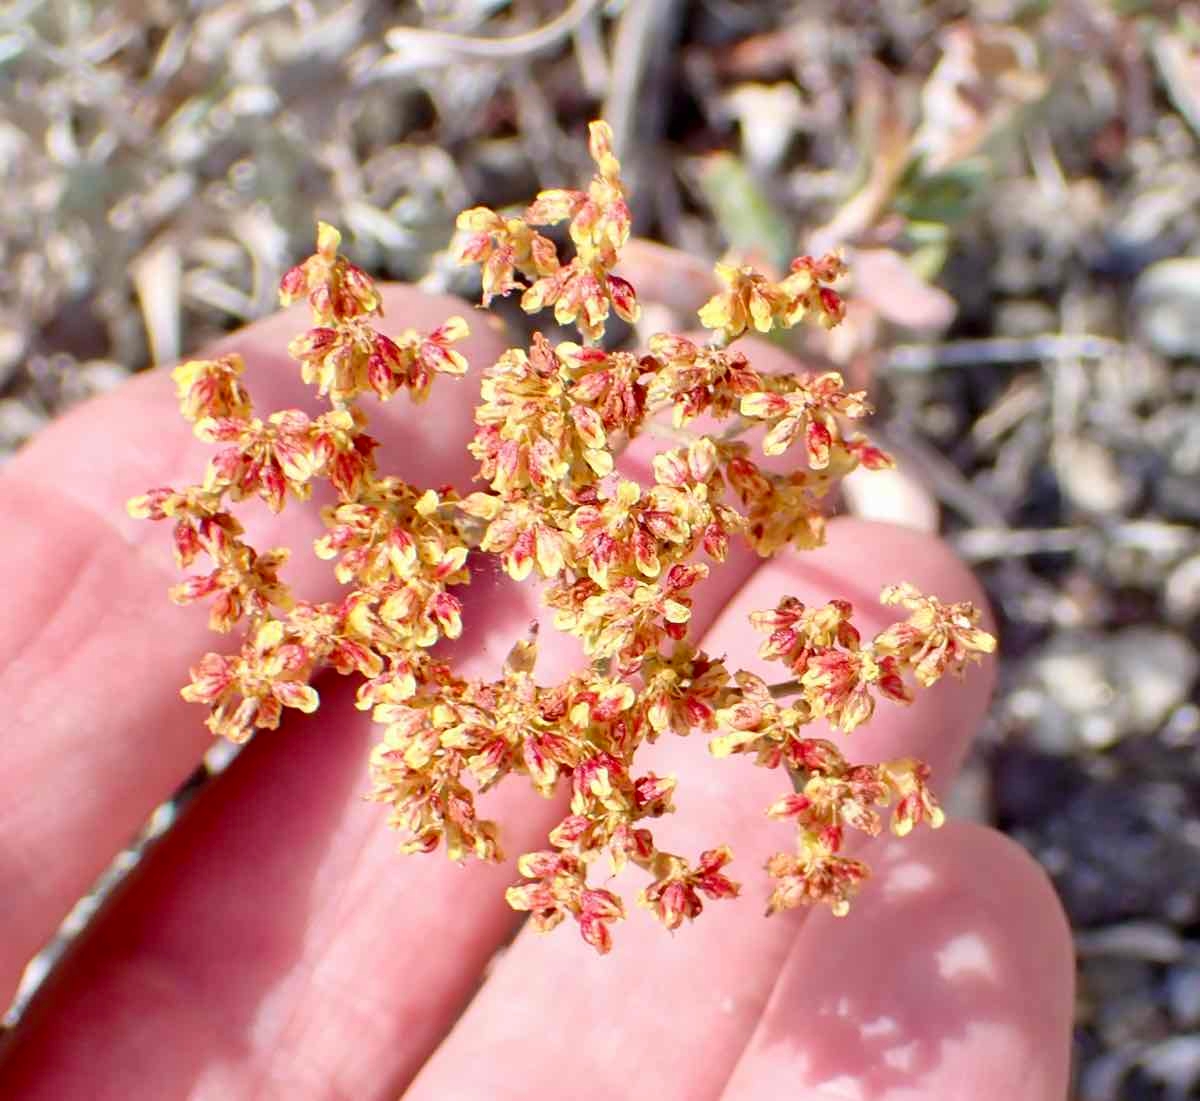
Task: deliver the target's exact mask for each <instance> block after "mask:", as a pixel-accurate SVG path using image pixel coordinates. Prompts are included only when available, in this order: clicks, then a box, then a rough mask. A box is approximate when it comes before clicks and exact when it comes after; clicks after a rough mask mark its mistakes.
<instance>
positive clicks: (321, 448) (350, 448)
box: [309, 409, 379, 501]
mask: <svg viewBox="0 0 1200 1101" xmlns="http://www.w3.org/2000/svg"><path fill="white" fill-rule="evenodd" d="M365 427H366V417H365V416H364V415H363V413H362V412H361V411H359V410H355V411H353V412H351V411H350V410H348V409H334V410H332V411H331V412H328V413H322V414H321V415H320V416H319V417H317V419H316V420H314V421H313V422H312V425H311V427H310V429H309V433H310V438H311V441H312V450H311V455H312V460H313V463H314V464H315V470H314V474H316V475H318V476H321V475H323V476H325V477H326V478H328V479H329V484H330V485H332V486H333V488H334V489H335V490H337V492H338V495H339V496H340V497H341V498H342V500H343V501H352V500H355V499H356V498H357V497H358V495H359V493H360V491H361V490H362V488H363V486H364V485H365V483H366V481H367V479H368V477H369V476H370V475H371V474H372V473H373V472H374V470H375V459H374V452H375V449H376V448H377V447H378V446H379V441H378V440H376V439H374V438H373V437H372V436H368V435H367V434H366V432H365V431H364V429H365Z"/></svg>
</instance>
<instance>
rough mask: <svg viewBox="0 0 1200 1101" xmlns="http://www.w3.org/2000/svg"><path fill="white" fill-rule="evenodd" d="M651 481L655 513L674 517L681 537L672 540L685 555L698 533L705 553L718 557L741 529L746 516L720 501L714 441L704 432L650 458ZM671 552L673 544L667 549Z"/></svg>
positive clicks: (721, 483)
mask: <svg viewBox="0 0 1200 1101" xmlns="http://www.w3.org/2000/svg"><path fill="white" fill-rule="evenodd" d="M652 466H653V469H654V480H655V483H656V484H655V485H654V486H652V487H651V489H650V492H649V495H648V496H649V500H650V502H651V503H652V505H653V507H654V509H655V511H656V514H659V515H663V516H671V517H673V518H674V520H675V522H676V524H677V525H678V526H679V528H680V530H681V531H682V532H684V533H685V535H684V538H678V539H672V542H673V543H675V544H677V545H678V547H679V552H680V556H681V557H686V554H687V553H689V552H690V551H691V550H692V548H693V546H694V544H695V542H696V539H697V537H698V539H699V543H700V546H701V547H703V549H704V552H705V554H707V555H709V556H710V557H711V558H714V559H716V561H718V562H724V561H725V556H726V554H727V553H728V550H729V538H730V536H731V535H733V534H737V533H741V532H744V531H745V529H746V521H745V519H744V518H743V517H742V515H741V514H740V513H739V512H737V511H736V510H735V509H733V508H730V507H729V506H728V505H726V504H724V503H723V502H722V501H721V497H722V496H723V495H724V492H725V482H724V480H723V479H722V477H721V472H720V467H719V465H718V452H717V448H716V445H715V444H714V443H713V441H712V440H711V439H709V438H708V437H701V438H700V439H698V440H693V441H692V442H691V443H690V444H688V446H687V447H686V448H674V449H672V450H670V451H662V452H659V454H658V455H656V456H655V457H654V460H653V463H652ZM668 552H669V555H670V556H671V557H674V552H675V548H674V547H672V548H668Z"/></svg>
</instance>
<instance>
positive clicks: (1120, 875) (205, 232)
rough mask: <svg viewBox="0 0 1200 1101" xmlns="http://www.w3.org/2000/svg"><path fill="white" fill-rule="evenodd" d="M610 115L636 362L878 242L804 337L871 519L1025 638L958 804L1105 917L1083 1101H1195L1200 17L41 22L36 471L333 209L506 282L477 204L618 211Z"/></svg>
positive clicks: (265, 0) (582, 2) (361, 7)
mask: <svg viewBox="0 0 1200 1101" xmlns="http://www.w3.org/2000/svg"><path fill="white" fill-rule="evenodd" d="M599 115H603V116H604V117H606V118H607V119H608V120H609V121H610V122H611V123H612V125H613V127H614V129H615V131H616V133H617V138H618V142H619V144H620V152H621V155H622V158H623V160H624V162H625V166H626V169H627V178H628V179H629V181H630V183H631V185H632V188H633V203H634V209H635V215H636V218H637V223H636V229H637V233H638V234H639V239H638V240H636V241H635V242H633V244H632V245H631V247H630V250H629V253H628V258H627V263H626V274H627V275H628V276H629V277H630V278H631V279H633V281H634V282H635V283H636V284H637V286H638V288H639V291H640V292H641V294H642V296H643V298H644V299H645V300H647V302H648V307H647V309H646V317H645V320H644V322H643V327H644V328H645V330H646V331H645V332H642V333H636V334H627V335H632V336H633V337H638V336H641V337H644V336H645V335H646V334H647V333H648V332H650V331H654V330H657V329H661V328H665V327H671V328H674V327H680V326H682V327H686V326H687V325H688V324H689V320H688V319H689V315H690V314H691V313H692V311H694V310H695V308H696V307H697V306H698V305H699V304H700V302H702V301H703V300H704V298H706V297H707V295H708V293H709V291H710V286H709V274H708V273H709V270H710V266H711V263H712V261H713V260H715V259H717V258H718V257H720V256H721V255H723V254H724V253H725V252H726V251H727V250H735V251H736V252H737V253H738V254H739V255H741V256H743V257H746V258H747V259H750V260H752V261H753V262H755V263H757V264H759V265H760V266H762V267H763V268H768V269H769V268H771V267H776V268H782V267H784V266H785V265H786V262H787V260H788V258H789V257H791V256H792V255H794V254H795V253H796V252H803V251H813V252H816V251H824V250H826V249H828V248H833V247H840V248H842V249H844V251H845V254H846V258H847V260H848V262H849V264H850V268H851V272H852V275H851V278H850V280H849V281H848V282H847V285H846V286H847V292H848V295H849V298H850V311H849V316H848V319H847V322H846V324H845V325H844V326H842V327H841V328H840V329H838V330H837V331H836V332H835V333H833V334H830V335H829V336H828V337H826V336H825V335H824V334H810V333H803V334H798V335H795V336H792V337H789V339H791V340H794V341H795V342H796V343H794V344H793V348H794V350H795V351H796V352H797V354H798V355H800V356H801V358H802V359H804V361H805V362H807V363H810V364H811V365H813V366H814V367H816V366H826V365H829V364H836V365H837V366H838V368H839V369H841V370H843V371H845V372H846V374H847V375H848V376H849V377H850V379H851V380H852V381H853V382H855V383H856V384H857V385H862V386H867V387H869V388H870V390H871V393H872V396H873V399H874V401H875V402H876V404H877V406H878V408H879V416H878V417H877V418H876V421H875V424H874V426H873V433H874V434H875V435H876V436H877V437H878V438H879V440H880V441H881V442H882V443H884V444H885V445H886V446H887V447H889V448H890V449H892V450H893V451H894V452H895V453H896V454H897V456H898V457H899V460H900V466H899V470H898V471H897V472H896V473H895V475H894V476H893V475H888V476H879V477H878V478H876V477H874V476H873V477H872V478H870V479H868V480H864V481H861V482H855V483H854V484H852V485H851V487H850V488H849V490H848V492H847V498H846V506H847V507H848V508H849V509H851V510H853V511H855V512H858V513H861V514H865V515H872V516H880V517H885V518H892V519H899V520H901V521H902V522H906V523H910V524H914V525H917V526H920V527H923V528H926V529H929V530H937V529H940V530H942V531H943V532H944V533H945V534H946V536H947V537H948V538H949V539H950V540H952V541H953V542H954V544H955V545H956V546H957V548H958V549H959V551H960V553H961V554H962V555H964V556H965V557H966V558H967V559H968V560H969V561H970V562H972V563H973V564H974V566H975V567H976V568H977V570H978V571H979V573H980V575H981V576H982V578H983V579H984V581H985V583H986V585H987V587H988V590H989V592H990V594H991V598H992V600H993V602H994V605H995V607H996V610H997V614H998V616H999V618H1000V621H1001V629H1002V630H1001V636H1002V646H1003V654H1002V659H1001V689H1000V695H999V697H998V700H997V702H996V705H995V707H994V709H993V713H992V717H991V720H990V722H989V725H988V727H987V729H986V730H985V731H984V734H983V736H982V738H981V739H980V740H979V743H978V745H977V748H976V752H975V755H974V757H973V758H972V760H971V762H970V764H969V766H968V769H967V772H966V774H965V776H964V778H963V781H962V782H961V783H960V784H959V785H958V787H957V789H956V790H955V791H954V793H953V794H952V797H951V809H952V811H953V812H954V813H957V814H960V815H968V816H972V817H975V818H978V819H980V820H986V821H990V822H993V823H996V824H997V825H999V826H1000V827H1001V828H1002V829H1004V830H1005V831H1006V832H1008V833H1010V834H1011V835H1012V836H1013V837H1015V838H1017V839H1018V840H1019V841H1020V842H1021V843H1022V844H1024V845H1025V846H1026V847H1027V848H1028V849H1029V850H1030V851H1031V852H1032V853H1033V854H1034V855H1035V856H1036V857H1037V858H1038V859H1039V860H1040V861H1041V862H1042V864H1043V865H1044V866H1045V867H1046V869H1047V871H1048V872H1049V873H1050V874H1051V876H1052V877H1053V878H1054V881H1055V883H1056V885H1057V887H1058V889H1059V892H1060V894H1061V897H1062V899H1063V901H1064V904H1065V905H1066V907H1067V909H1068V911H1069V913H1070V916H1071V920H1072V923H1073V925H1074V927H1075V930H1076V945H1077V949H1078V954H1079V968H1080V987H1079V1003H1078V1028H1077V1040H1076V1064H1077V1072H1078V1073H1077V1083H1078V1084H1077V1096H1078V1097H1079V1098H1080V1099H1082V1101H1109V1099H1129V1101H1141V1099H1164V1101H1175V1099H1184V1098H1195V1097H1200V754H1198V750H1197V746H1198V744H1200V706H1198V704H1200V701H1198V699H1197V695H1196V680H1197V672H1198V668H1200V655H1198V652H1197V643H1200V535H1198V529H1197V520H1198V519H1200V159H1198V158H1197V143H1198V141H1200V4H1197V3H1185V2H1184V3H1180V2H1174V0H1163V2H1159V3H1155V2H1153V0H958V2H954V0H929V2H922V0H624V2H620V0H614V2H603V0H575V2H571V3H567V2H565V0H425V2H410V3H402V2H397V3H385V2H382V0H307V2H306V0H299V2H290V0H289V2H285V0H224V2H218V0H213V2H200V0H194V2H188V0H109V2H101V0H16V2H13V3H8V4H7V5H6V7H5V9H4V10H3V11H0V179H2V181H3V188H4V196H3V202H0V455H7V454H11V452H12V451H13V450H14V449H15V448H17V447H19V446H20V445H21V443H22V441H23V440H24V439H26V438H27V437H28V436H29V435H30V434H32V433H33V432H35V431H36V430H37V429H38V428H39V427H40V426H41V425H42V424H44V423H45V422H46V421H47V420H48V419H50V418H52V417H54V416H57V415H58V414H60V413H62V412H63V411H64V410H65V409H67V408H68V407H70V406H71V405H72V404H73V403H75V402H78V401H80V400H83V399H84V398H86V397H88V396H89V395H92V394H95V393H98V392H101V391H103V390H106V389H108V388H110V387H112V386H115V385H117V384H119V383H120V382H121V380H122V379H124V378H125V377H126V376H127V375H128V374H129V373H131V372H133V371H137V370H140V369H143V368H145V367H147V366H148V365H151V364H152V363H155V362H162V363H166V362H170V361H172V360H174V359H176V358H177V357H178V356H180V355H183V354H187V353H189V352H193V351H195V350H197V349H198V348H199V347H200V346H201V345H202V344H203V342H204V341H206V340H208V339H209V338H211V337H212V336H214V335H216V334H218V333H220V332H222V331H225V330H228V329H230V328H233V327H236V326H238V325H241V324H242V323H244V322H246V321H248V320H250V319H252V318H254V317H258V316H261V315H263V314H264V313H268V312H270V311H271V310H273V309H274V308H275V285H276V282H277V280H278V278H279V276H280V275H281V274H282V272H283V271H284V270H285V269H286V268H287V267H288V266H290V264H292V263H293V262H295V261H296V260H297V259H299V258H301V257H303V256H304V255H307V253H308V252H309V251H311V245H312V238H313V227H314V223H315V220H316V219H317V218H323V219H325V220H327V221H330V222H333V223H335V224H337V225H338V226H339V227H341V229H342V230H343V231H344V233H345V244H344V248H345V251H346V252H347V253H348V254H349V255H350V256H351V257H352V258H353V259H354V260H355V261H357V262H358V263H360V264H362V265H363V266H365V267H366V268H368V269H369V270H371V271H372V272H373V273H375V274H378V275H380V276H387V277H391V278H397V279H407V280H416V281H424V282H425V283H426V284H427V285H429V286H433V287H441V288H448V289H453V290H458V291H461V292H463V293H466V294H471V293H473V290H474V288H473V287H472V284H471V280H472V279H473V278H475V276H473V275H472V274H471V273H470V272H458V271H455V270H453V269H452V268H451V266H450V265H449V264H448V263H447V260H446V256H445V254H444V249H445V248H446V245H447V243H448V241H449V238H450V235H451V232H452V227H453V219H454V215H455V214H456V213H457V211H459V210H460V209H462V208H463V207H466V206H469V205H472V204H475V203H479V202H486V203H488V204H489V205H492V206H502V205H504V204H506V203H512V204H523V203H524V202H527V201H528V200H529V199H530V198H531V197H532V196H533V194H534V192H536V191H537V190H538V188H539V187H542V186H550V185H561V184H567V183H579V182H582V180H583V179H584V178H585V177H586V174H587V172H588V164H587V159H586V147H585V140H584V137H585V127H586V123H587V121H588V120H589V119H591V118H594V117H597V116H599ZM170 820H171V810H170V808H166V809H165V810H164V811H163V812H162V813H161V814H160V815H159V816H157V818H156V821H155V822H154V823H152V825H151V827H150V828H149V833H150V834H152V833H153V832H155V831H159V830H161V829H163V828H166V827H167V826H169V823H170ZM135 858H136V854H134V855H128V854H127V860H126V863H128V861H129V860H132V859H135ZM118 872H119V869H118ZM118 872H114V874H118ZM86 912H87V907H86V906H85V907H84V909H83V910H82V911H80V914H82V915H83V916H82V917H81V916H80V914H76V915H75V917H74V918H73V921H74V922H75V924H76V926H77V925H78V924H79V922H80V921H82V920H85V919H86ZM69 931H70V927H68V932H69Z"/></svg>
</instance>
